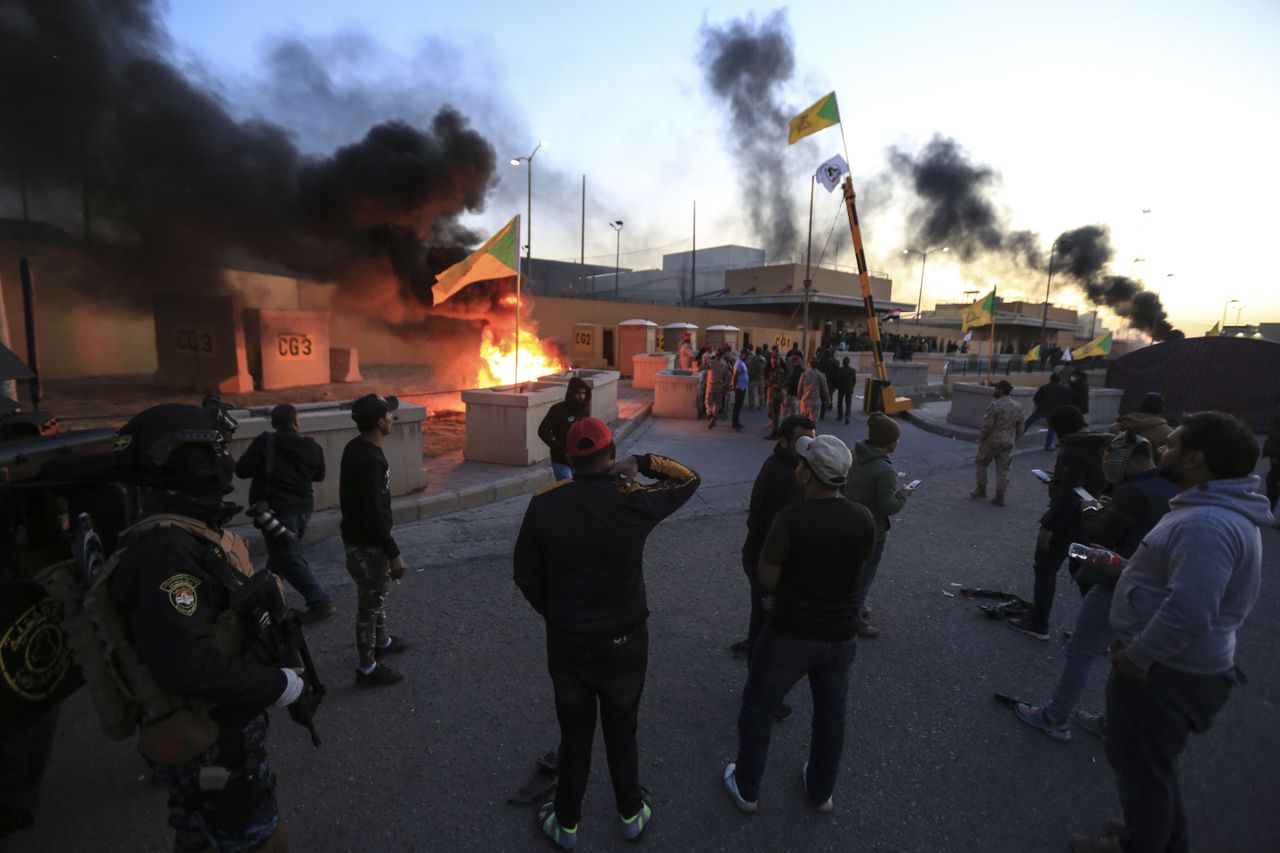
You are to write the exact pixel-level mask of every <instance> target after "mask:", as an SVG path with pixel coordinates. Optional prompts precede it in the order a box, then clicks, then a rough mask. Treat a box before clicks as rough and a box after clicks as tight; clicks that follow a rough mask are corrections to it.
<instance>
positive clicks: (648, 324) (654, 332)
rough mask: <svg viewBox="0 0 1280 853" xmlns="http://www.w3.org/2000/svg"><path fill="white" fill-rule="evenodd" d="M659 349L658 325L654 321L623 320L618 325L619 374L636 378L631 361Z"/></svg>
mask: <svg viewBox="0 0 1280 853" xmlns="http://www.w3.org/2000/svg"><path fill="white" fill-rule="evenodd" d="M657 348H658V324H657V323H655V322H653V321H652V320H623V321H622V322H621V323H619V324H618V361H617V367H618V372H619V373H621V374H622V375H623V376H634V375H635V372H634V368H633V367H632V362H631V359H632V357H633V356H637V355H645V354H646V353H651V352H653V351H654V350H656V349H657Z"/></svg>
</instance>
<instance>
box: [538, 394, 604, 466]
mask: <svg viewBox="0 0 1280 853" xmlns="http://www.w3.org/2000/svg"><path fill="white" fill-rule="evenodd" d="M579 388H585V389H586V392H587V399H586V401H585V402H584V403H583V405H582V407H581V408H579V407H578V405H577V404H576V403H575V402H574V401H573V392H574V391H576V390H578V389H579ZM590 414H591V386H590V385H588V384H587V382H586V380H584V379H581V378H579V377H577V376H574V377H573V378H571V379H570V380H569V387H568V388H566V389H565V392H564V400H563V401H562V402H559V403H556V404H555V405H554V406H552V407H551V408H550V409H548V410H547V414H546V415H545V416H544V417H543V418H542V423H540V424H538V438H540V439H542V443H543V444H545V445H546V446H547V447H550V448H551V461H552V462H556V463H559V464H560V465H568V464H569V457H568V456H566V455H565V452H564V442H565V439H566V438H568V437H569V427H571V426H573V422H574V421H576V420H578V419H580V418H585V417H587V416H588V415H590Z"/></svg>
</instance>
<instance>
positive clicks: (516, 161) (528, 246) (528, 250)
mask: <svg viewBox="0 0 1280 853" xmlns="http://www.w3.org/2000/svg"><path fill="white" fill-rule="evenodd" d="M550 145H551V143H550V142H548V141H547V140H545V139H543V140H541V141H540V142H538V144H537V145H535V146H533V150H532V151H530V152H529V156H528V157H512V158H511V165H512V166H519V165H520V164H521V163H528V164H529V196H528V204H529V207H528V212H527V213H525V217H524V238H525V241H526V242H525V244H524V248H525V257H526V258H528V267H529V268H528V269H527V270H525V275H532V274H533V156H534V155H535V154H537V153H538V150H539V149H542V148H546V147H548V146H550Z"/></svg>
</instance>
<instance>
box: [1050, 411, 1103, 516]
mask: <svg viewBox="0 0 1280 853" xmlns="http://www.w3.org/2000/svg"><path fill="white" fill-rule="evenodd" d="M1110 440H1111V436H1109V435H1094V434H1092V433H1087V432H1078V433H1076V434H1075V435H1065V436H1063V437H1062V447H1061V449H1059V450H1058V458H1057V460H1056V461H1055V462H1054V465H1053V480H1051V481H1050V483H1049V509H1048V510H1047V511H1046V512H1045V514H1044V515H1043V516H1041V518H1040V526H1041V527H1043V528H1044V529H1045V530H1052V531H1054V532H1061V533H1066V534H1069V535H1074V534H1075V533H1076V532H1077V531H1079V530H1080V529H1081V527H1080V498H1079V496H1078V495H1076V493H1075V489H1076V488H1079V487H1083V488H1084V490H1085V491H1087V492H1088V493H1089V494H1091V495H1093V496H1094V497H1095V498H1096V497H1097V496H1098V495H1100V494H1102V490H1103V489H1105V488H1106V486H1107V478H1106V477H1105V476H1104V475H1103V473H1102V449H1103V447H1104V446H1105V445H1106V443H1107V442H1108V441H1110Z"/></svg>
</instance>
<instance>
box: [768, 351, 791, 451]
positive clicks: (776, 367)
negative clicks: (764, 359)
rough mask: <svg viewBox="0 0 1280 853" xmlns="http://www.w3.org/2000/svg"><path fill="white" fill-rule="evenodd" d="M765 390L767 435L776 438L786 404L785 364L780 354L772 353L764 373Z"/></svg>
mask: <svg viewBox="0 0 1280 853" xmlns="http://www.w3.org/2000/svg"><path fill="white" fill-rule="evenodd" d="M765 388H766V390H767V391H768V393H769V435H768V438H770V439H777V438H778V424H779V422H781V420H782V407H783V406H784V405H786V402H787V364H786V362H785V361H784V360H783V358H782V353H778V352H775V353H773V355H772V357H771V359H770V362H769V366H768V367H767V368H766V371H765Z"/></svg>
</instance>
